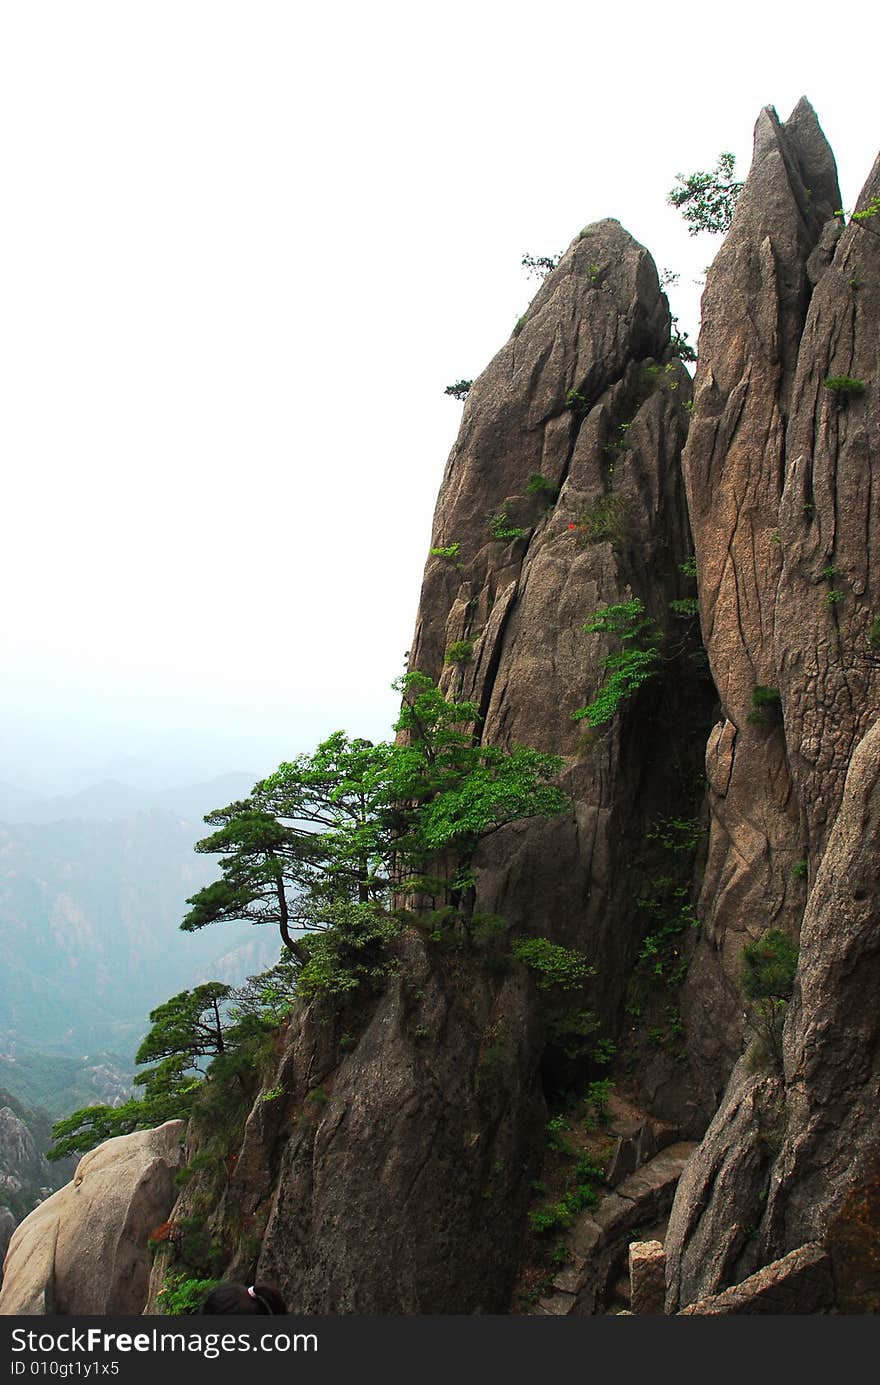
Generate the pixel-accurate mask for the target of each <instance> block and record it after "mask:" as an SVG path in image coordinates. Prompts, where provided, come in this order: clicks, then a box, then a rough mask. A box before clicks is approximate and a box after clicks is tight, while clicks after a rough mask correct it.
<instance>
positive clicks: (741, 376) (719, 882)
mask: <svg viewBox="0 0 880 1385" xmlns="http://www.w3.org/2000/svg"><path fill="white" fill-rule="evenodd" d="M839 206H840V193H839V191H838V189H837V180H836V171H835V165H834V157H833V155H832V153H831V150H830V148H829V147H828V144H827V141H826V140H825V137H824V135H823V134H822V131H821V129H820V128H819V125H818V122H817V120H816V116H815V113H814V112H813V110H812V107H810V105H809V103H808V102H806V101H805V100H803V101H801V102H799V104H798V105H797V106H796V108H795V110H794V112H793V113H792V116H791V117H790V119H789V121H787V122H786V123H785V124H783V123H781V122H780V121H779V119H778V117H777V115H776V112H775V111H774V110H773V109H772V107H767V108H765V109H764V110H763V111H762V112H761V114H760V116H759V117H758V122H757V125H756V128H755V151H754V158H753V161H752V166H751V169H750V171H749V174H748V177H747V179H746V183H745V186H744V188H743V190H742V193H741V194H740V197H739V201H738V203H737V207H736V212H735V215H734V218H733V224H732V226H731V229H730V232H729V234H728V235H727V238H726V239H725V241H724V243H723V245H722V246H721V249H720V250H719V252H718V255H717V256H716V258H715V261H714V263H713V265H712V267H711V269H710V271H709V276H708V281H707V285H706V291H705V293H704V295H703V320H702V326H701V330H700V338H699V349H698V365H697V372H696V378H695V381H694V391H695V393H694V415H693V420H692V424H691V428H690V432H689V436H688V441H687V445H686V447H685V451H684V457H683V465H684V472H685V482H686V485H687V491H688V504H689V511H690V519H691V526H692V529H693V534H694V544H695V548H696V555H697V565H698V572H699V587H700V603H701V617H702V626H703V637H704V641H705V645H706V649H707V652H708V655H709V662H710V666H711V668H712V672H713V676H714V679H715V684H716V687H717V688H718V692H719V695H720V698H721V717H720V719H719V721H718V723H717V725H716V727H715V728H714V730H713V732H712V734H711V736H710V739H709V745H708V747H707V756H706V773H707V780H708V785H709V793H708V799H709V811H710V837H709V850H708V858H707V863H706V870H705V875H704V882H703V888H702V892H701V897H700V901H699V905H698V910H697V912H698V915H699V917H700V920H701V923H702V926H703V933H702V938H701V941H700V944H699V946H698V949H697V954H696V957H695V962H694V967H693V969H692V972H691V976H690V978H689V982H688V987H687V991H686V995H685V1005H684V1008H685V1014H686V1017H687V1020H688V1024H689V1033H690V1043H691V1046H692V1050H693V1051H694V1052H695V1054H696V1055H697V1056H698V1058H699V1061H700V1062H701V1063H702V1064H703V1065H704V1066H705V1069H706V1071H707V1072H710V1073H712V1074H713V1077H712V1080H713V1082H714V1084H715V1089H716V1092H717V1091H718V1090H720V1089H721V1088H722V1086H723V1084H724V1082H725V1081H726V1080H727V1077H728V1075H729V1073H730V1070H731V1067H732V1065H733V1063H734V1062H735V1061H736V1058H737V1056H738V1054H739V1047H740V1030H741V1016H742V1004H741V999H740V997H739V994H738V990H737V982H736V977H737V972H738V969H739V958H740V953H741V951H742V947H743V944H744V943H745V942H747V941H748V940H749V938H750V937H753V936H756V935H757V934H758V933H760V932H762V931H765V930H766V928H767V927H769V926H771V922H772V923H773V924H774V925H775V926H777V927H787V928H788V929H789V930H790V931H792V932H794V931H796V929H797V926H798V923H799V920H800V916H801V913H802V911H803V903H804V899H803V886H802V884H801V882H800V881H799V879H798V878H796V877H793V876H792V867H793V866H794V864H795V862H797V861H798V860H799V859H801V858H802V857H803V856H804V855H805V850H804V842H803V837H802V831H801V826H800V822H799V814H798V810H797V803H796V799H795V795H794V793H793V791H792V783H791V766H790V763H789V758H788V755H787V752H786V746H785V741H784V739H783V737H782V736H781V735H779V734H774V733H773V727H772V726H770V725H769V722H770V721H771V720H772V715H771V713H769V712H766V711H765V712H763V713H762V712H761V711H760V709H758V708H756V705H755V703H754V698H755V696H756V690H760V689H764V690H768V689H769V690H770V691H769V693H766V694H765V695H767V696H771V697H773V696H774V695H778V690H779V689H780V685H781V682H782V679H781V675H780V670H779V667H778V663H777V657H776V654H775V646H774V641H775V634H776V606H777V599H778V592H779V583H780V577H781V572H782V565H783V548H782V545H781V543H780V533H779V530H780V505H781V501H782V492H783V485H784V481H785V472H786V460H785V458H786V424H787V420H788V416H789V414H790V410H791V398H792V392H793V390H794V387H795V377H796V372H797V368H798V359H799V353H800V347H801V339H802V335H803V332H804V326H805V322H806V319H807V312H808V309H809V306H810V301H811V297H812V295H813V286H814V283H815V282H816V280H817V278H818V277H819V276H820V273H821V269H822V257H823V256H826V257H827V256H829V255H830V254H832V253H833V247H834V244H835V243H836V241H837V238H838V236H839V233H840V223H839V219H836V218H835V217H834V212H835V211H836V210H837V209H838V208H839ZM823 247H824V248H823ZM801 519H803V512H802V513H801ZM757 695H758V696H760V695H761V694H760V692H758V694H757ZM774 705H776V704H774ZM781 712H782V716H784V713H785V708H784V707H782V708H781ZM782 716H780V718H779V720H780V723H781V720H782ZM719 1021H720V1022H719Z"/></svg>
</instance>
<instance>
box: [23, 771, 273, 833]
mask: <svg viewBox="0 0 880 1385" xmlns="http://www.w3.org/2000/svg"><path fill="white" fill-rule="evenodd" d="M256 778H257V775H255V774H243V773H237V772H236V773H232V774H224V775H221V776H220V777H218V778H216V779H211V780H209V781H208V782H207V783H201V784H186V785H183V786H182V787H180V788H173V789H161V790H149V789H136V788H133V787H132V786H131V785H130V784H123V783H120V781H119V780H118V779H103V780H101V782H100V783H98V784H91V785H89V787H88V788H86V789H82V790H81V791H80V792H79V793H74V794H67V795H55V796H52V797H46V796H45V795H41V794H35V793H31V792H30V791H29V790H27V789H21V788H19V787H18V786H17V785H15V784H9V783H6V782H3V781H0V822H6V823H13V822H59V821H61V820H62V819H75V820H84V821H87V822H103V821H112V820H113V819H117V818H126V817H131V815H132V814H133V813H137V812H141V811H143V810H145V809H157V810H160V811H163V812H168V813H174V814H176V815H177V816H179V817H182V818H185V819H186V820H187V821H189V822H201V820H202V818H203V817H204V815H205V813H207V812H209V811H210V810H211V809H212V808H217V807H220V806H221V804H224V803H231V802H232V801H233V800H234V799H237V798H241V797H242V796H243V795H244V794H247V793H248V792H249V791H250V789H251V787H252V785H253V783H254V780H255V779H256Z"/></svg>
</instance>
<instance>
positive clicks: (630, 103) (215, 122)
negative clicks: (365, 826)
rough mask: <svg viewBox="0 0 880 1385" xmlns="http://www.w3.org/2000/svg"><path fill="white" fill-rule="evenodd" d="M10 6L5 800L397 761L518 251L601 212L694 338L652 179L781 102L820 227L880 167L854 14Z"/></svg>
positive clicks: (521, 283) (693, 250) (196, 3)
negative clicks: (447, 501) (666, 289)
mask: <svg viewBox="0 0 880 1385" xmlns="http://www.w3.org/2000/svg"><path fill="white" fill-rule="evenodd" d="M0 13H2V18H0V120H2V129H3V141H2V150H0V175H2V185H3V191H4V203H5V210H4V214H3V217H2V221H0V245H2V255H0V275H2V299H0V352H2V380H3V408H2V414H0V420H2V421H0V428H2V466H3V473H4V484H3V490H2V549H0V564H2V580H3V587H2V590H3V608H2V617H0V621H2V639H3V650H2V690H0V716H2V723H3V739H2V742H0V779H7V780H11V781H13V782H16V783H18V784H21V785H25V786H29V787H38V788H39V787H42V788H45V789H50V790H52V791H63V790H66V789H74V788H77V787H82V786H84V785H85V784H86V783H88V782H90V781H91V780H93V779H94V778H97V777H99V776H100V775H102V774H104V773H117V774H120V775H122V776H127V777H128V778H129V779H130V780H131V781H132V782H138V783H143V784H145V785H146V784H148V783H156V784H158V783H165V782H173V781H175V780H181V779H185V778H187V777H196V776H198V777H201V776H207V775H209V774H213V773H220V772H222V771H225V770H230V769H247V770H253V771H254V772H260V773H262V772H266V771H268V770H269V769H270V768H272V767H273V766H274V765H275V764H276V763H277V762H278V761H279V760H280V759H282V758H285V757H287V756H289V755H290V754H292V753H294V752H295V751H298V750H301V749H307V748H309V746H311V745H312V744H314V742H315V741H316V740H317V739H319V738H321V737H322V736H324V735H326V734H329V732H330V731H332V730H334V729H336V728H337V727H338V726H344V727H346V728H347V729H349V730H350V731H352V732H357V733H359V734H367V735H373V736H380V735H383V734H386V733H387V731H388V728H389V726H390V722H391V720H392V719H393V715H394V701H395V700H394V696H393V694H392V693H391V692H390V689H389V685H390V683H391V681H392V680H393V679H394V678H395V677H396V676H397V675H398V674H399V673H400V672H401V671H402V667H403V657H404V652H405V650H406V649H407V647H408V645H409V641H410V636H411V632H412V626H413V621H414V617H415V610H416V604H417V600H418V593H419V585H420V580H421V571H422V566H423V563H424V560H425V557H426V554H427V549H428V541H429V531H430V521H431V514H432V510H433V505H434V500H435V497H436V492H437V488H438V486H439V483H440V479H441V476H442V471H443V466H444V462H445V459H446V456H447V454H448V451H449V448H450V446H451V445H452V442H453V439H454V436H455V433H456V429H457V426H458V421H459V418H460V411H461V406H460V405H458V404H456V403H455V402H454V401H453V400H451V399H448V398H446V397H445V396H444V394H443V389H444V386H445V385H447V384H448V383H450V382H451V381H453V380H455V379H457V378H459V377H460V376H466V377H471V376H474V375H476V374H478V373H479V371H480V370H481V369H482V368H483V367H484V366H485V365H486V364H487V362H488V361H489V359H490V358H491V356H492V355H493V354H494V352H495V351H496V350H497V349H498V348H499V346H500V345H501V344H502V343H503V342H504V340H505V339H506V337H507V336H508V334H509V332H510V330H511V328H512V327H513V324H514V323H515V321H516V319H517V318H518V317H519V316H520V314H521V313H522V312H523V311H524V310H525V308H526V306H527V304H528V302H529V299H530V297H531V296H532V294H533V293H534V292H535V290H536V288H537V284H536V282H535V281H534V280H531V281H530V280H529V279H527V278H526V276H525V273H524V271H523V270H522V268H521V267H520V259H521V256H522V255H523V253H524V252H530V253H532V254H535V255H541V254H550V253H555V252H557V251H559V250H562V249H563V248H564V247H565V246H566V245H567V244H568V243H569V241H570V240H571V239H572V238H573V237H574V236H575V235H576V234H577V232H578V231H579V230H580V228H581V227H582V226H583V225H585V224H587V223H588V222H590V221H594V220H598V219H599V218H601V217H605V216H615V217H617V218H618V219H619V220H620V221H622V222H623V224H624V225H625V226H626V227H627V228H628V229H629V230H630V231H631V232H632V233H633V234H634V235H635V236H636V237H637V238H638V239H639V240H641V241H643V242H644V243H645V244H646V245H647V246H648V247H649V249H651V251H652V253H653V254H654V256H655V259H656V260H657V263H658V265H659V266H660V267H669V268H672V269H674V270H677V271H679V272H680V274H681V282H680V286H679V289H678V290H677V291H676V292H674V293H673V294H672V305H673V311H677V312H678V313H679V314H680V315H681V318H682V323H683V325H684V326H686V327H687V329H688V330H689V331H690V333H691V336H692V337H694V336H695V335H696V320H697V313H698V300H699V287H698V285H697V284H696V283H695V282H694V281H695V280H697V279H699V277H700V275H701V272H702V269H703V267H704V266H705V265H706V264H707V263H708V261H709V260H710V259H711V258H712V255H713V254H714V253H715V250H716V249H717V244H716V242H715V241H713V240H712V238H710V237H706V238H702V237H701V238H698V239H697V240H692V239H690V238H689V237H688V235H687V233H686V229H685V227H684V223H683V222H682V220H681V218H680V215H679V214H678V213H677V212H675V211H674V210H673V209H671V208H669V207H667V206H666V205H665V200H664V199H665V194H666V192H667V191H668V189H669V188H670V187H671V186H672V184H673V182H674V178H675V174H676V173H677V172H679V171H691V170H693V169H695V168H709V167H711V166H712V165H713V164H714V162H715V159H716V157H717V155H718V153H719V152H720V151H721V150H723V149H730V150H733V151H734V152H735V153H736V155H737V161H738V169H739V170H740V172H741V173H743V174H744V172H745V170H746V169H747V167H748V162H749V157H750V151H751V138H752V128H753V125H754V121H755V117H756V116H757V113H758V111H759V109H760V107H761V106H762V105H764V104H767V103H772V104H774V105H775V106H776V107H777V110H778V112H779V114H780V116H781V117H782V118H783V119H784V118H785V117H786V116H787V115H788V114H789V113H790V111H791V108H792V107H793V106H794V105H795V103H796V101H797V100H798V98H799V97H800V96H801V95H802V94H806V95H808V96H809V97H810V99H811V100H812V102H813V105H814V106H815V107H816V110H817V112H818V115H819V118H820V121H821V122H822V125H823V127H824V129H825V132H826V134H827V135H828V137H829V139H830V140H831V143H832V146H833V147H834V149H835V152H836V154H837V158H838V164H839V168H840V174H841V183H842V189H843V197H844V202H845V205H851V204H852V202H853V201H854V200H855V197H856V195H857V193H858V190H859V188H860V187H861V184H862V182H863V181H864V179H865V177H866V176H867V173H868V170H869V168H870V166H871V163H872V161H873V158H874V156H875V154H876V147H877V142H878V130H877V126H876V120H875V115H876V100H875V95H876V83H877V75H876V61H877V51H876V42H874V41H873V39H872V41H870V42H869V41H868V38H869V36H870V35H871V34H872V33H873V36H874V38H876V27H875V26H876V11H875V8H874V6H873V5H871V6H868V5H867V4H864V5H862V4H859V3H856V4H852V3H850V4H849V5H848V6H847V9H846V15H845V22H841V21H840V20H839V19H837V18H835V16H834V14H833V13H832V12H830V11H828V10H827V7H824V6H819V5H814V6H811V5H809V4H807V5H801V6H799V7H797V9H794V8H793V7H791V6H788V5H784V6H783V5H772V4H767V3H764V4H739V5H737V6H736V8H735V10H734V9H733V7H731V6H729V5H717V4H711V3H710V4H705V3H704V4H702V5H700V6H698V7H691V8H690V9H688V8H678V9H676V8H675V7H673V8H672V9H670V8H669V7H663V6H660V5H657V4H656V3H652V4H642V3H634V2H633V0H630V3H628V4H627V5H625V6H622V5H608V6H603V7H601V8H600V7H597V6H594V5H590V4H588V3H584V0H580V3H564V2H563V0H545V2H544V3H542V4H540V5H536V4H530V5H523V4H517V3H504V4H501V3H497V2H496V0H491V2H490V3H480V0H470V3H468V4H461V3H455V0H453V2H452V3H445V4H443V5H436V6H416V5H414V4H412V3H407V4H394V3H382V2H381V0H380V2H379V3H373V4H363V3H360V4H349V3H342V4H336V5H334V6H330V5H322V6H315V5H312V6H306V5H302V4H297V3H293V0H286V3H274V2H273V0H248V3H243V2H242V0H237V3H224V0H204V2H203V0H173V3H168V2H167V0H150V3H130V0H108V2H106V3H105V2H104V0H77V2H76V3H75V4H71V3H70V0H63V2H62V3H57V2H56V0H7V3H6V4H4V5H3V7H2V12H0ZM860 35H861V39H860ZM862 40H864V41H862Z"/></svg>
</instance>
